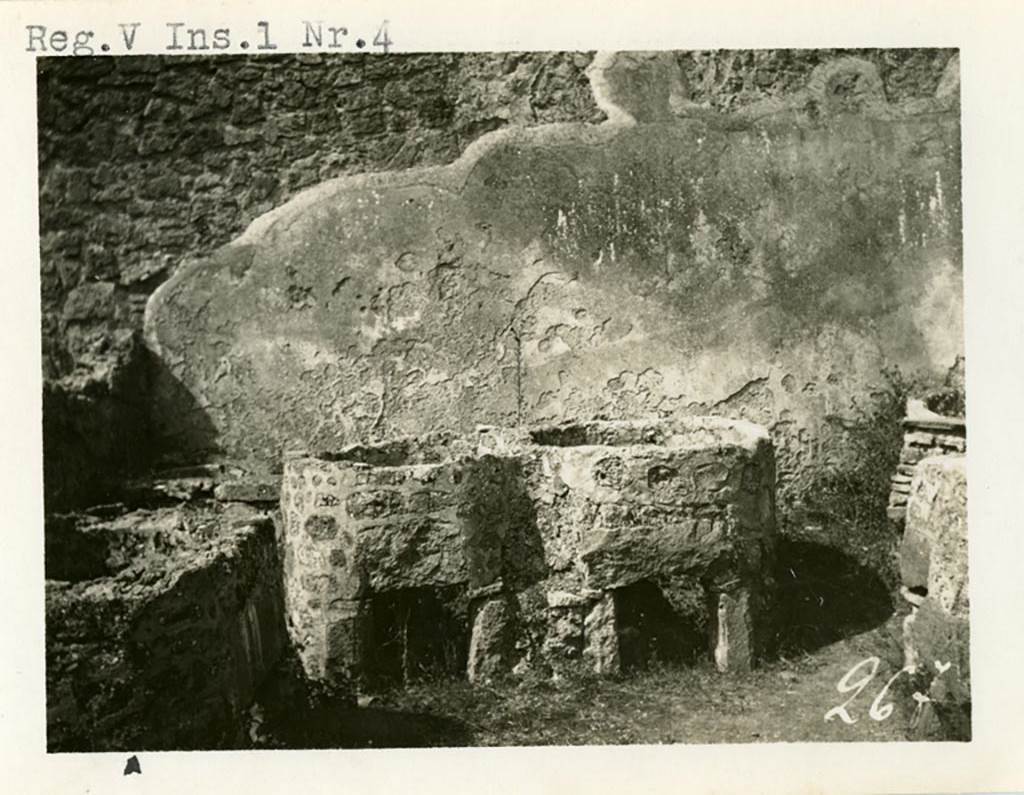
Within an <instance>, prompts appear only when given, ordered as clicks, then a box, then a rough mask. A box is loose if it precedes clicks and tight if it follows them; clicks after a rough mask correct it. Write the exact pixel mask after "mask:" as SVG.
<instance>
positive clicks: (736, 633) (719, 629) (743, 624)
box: [715, 591, 755, 673]
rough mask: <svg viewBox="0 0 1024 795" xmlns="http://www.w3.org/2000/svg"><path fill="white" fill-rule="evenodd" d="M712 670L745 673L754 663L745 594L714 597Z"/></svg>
mask: <svg viewBox="0 0 1024 795" xmlns="http://www.w3.org/2000/svg"><path fill="white" fill-rule="evenodd" d="M716 618H717V624H716V629H715V666H716V667H717V668H718V670H719V671H728V672H730V673H733V672H739V671H749V670H750V669H751V668H752V667H753V663H754V645H755V644H754V626H753V624H754V617H753V616H752V614H751V604H750V594H749V593H747V592H746V591H737V592H735V593H722V594H719V595H718V607H717V616H716Z"/></svg>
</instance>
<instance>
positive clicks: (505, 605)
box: [466, 594, 518, 682]
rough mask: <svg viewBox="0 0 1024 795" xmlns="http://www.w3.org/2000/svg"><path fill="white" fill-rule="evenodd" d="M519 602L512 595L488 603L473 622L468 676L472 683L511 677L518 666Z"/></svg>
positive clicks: (484, 604)
mask: <svg viewBox="0 0 1024 795" xmlns="http://www.w3.org/2000/svg"><path fill="white" fill-rule="evenodd" d="M517 614H518V602H517V601H516V599H515V597H514V596H512V595H511V594H505V595H503V596H501V597H499V598H496V599H488V600H487V601H485V602H483V603H482V604H481V605H479V606H478V607H477V609H476V611H475V616H474V618H473V631H472V635H471V637H470V642H469V662H468V664H467V667H466V673H467V676H468V678H469V681H470V682H486V681H488V680H490V679H494V678H495V677H499V676H502V675H504V674H507V673H509V672H510V671H511V670H512V668H513V667H514V666H515V664H516V663H517V662H518V656H517V653H516V640H517V637H518V626H517V623H518V615H517Z"/></svg>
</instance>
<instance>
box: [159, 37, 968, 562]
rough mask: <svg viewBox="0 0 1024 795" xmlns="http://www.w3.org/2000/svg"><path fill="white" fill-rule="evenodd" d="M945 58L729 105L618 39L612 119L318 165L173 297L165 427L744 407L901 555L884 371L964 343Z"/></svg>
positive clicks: (793, 488)
mask: <svg viewBox="0 0 1024 795" xmlns="http://www.w3.org/2000/svg"><path fill="white" fill-rule="evenodd" d="M935 58H938V56H937V55H936V56H935ZM936 62H937V61H936V60H930V61H928V63H931V64H934V63H936ZM683 63H684V65H685V63H686V61H685V59H684V61H683ZM943 63H944V71H943V72H942V73H941V75H939V74H936V75H935V78H936V79H935V81H934V83H935V85H934V90H933V93H932V95H931V96H927V97H924V96H915V97H913V98H909V97H908V96H907V95H906V94H899V93H898V92H897V93H895V94H893V93H891V92H890V91H889V90H888V89H887V88H886V84H885V80H884V79H883V76H882V74H883V73H882V70H880V69H879V67H878V65H877V63H875V62H873V61H871V60H869V59H866V58H860V57H853V56H847V55H844V56H843V57H837V58H834V59H829V60H824V61H822V62H820V63H819V64H818V65H817V66H815V67H813V68H809V69H806V70H803V69H802V70H798V72H799V74H800V75H802V77H803V78H804V82H803V83H799V88H797V87H796V86H797V85H798V81H796V79H795V78H794V79H793V85H792V86H791V88H790V89H788V90H787V91H785V92H783V93H781V94H773V93H771V92H768V94H765V95H764V96H761V95H758V94H757V91H755V90H754V89H753V88H751V89H750V90H749V91H746V90H745V91H744V92H741V94H742V95H743V96H744V97H746V98H747V99H749V101H747V99H745V100H744V101H743V102H739V100H737V101H736V102H735V103H733V104H736V105H737V108H736V109H735V110H734V111H730V112H728V113H721V112H719V111H717V110H715V109H714V107H713V103H711V105H710V106H709V103H708V101H707V100H706V98H705V99H702V98H701V97H702V95H701V94H700V93H699V92H697V91H696V90H695V89H694V88H693V87H692V86H690V84H689V83H688V82H687V80H688V78H687V74H688V73H687V70H686V68H683V66H681V65H680V59H679V58H678V57H676V56H675V55H671V54H669V55H665V54H661V55H655V56H647V55H619V56H616V57H609V58H604V57H603V58H602V59H600V61H599V62H595V64H594V65H592V67H591V69H590V72H589V75H590V79H591V83H592V88H593V91H594V97H595V101H596V102H597V103H598V104H599V105H600V106H601V108H602V109H603V110H604V111H605V113H606V115H607V116H608V120H607V121H606V122H604V123H602V124H572V125H564V124H563V125H544V126H540V127H537V128H532V129H520V128H509V129H507V130H502V131H496V132H493V133H490V134H488V135H487V136H485V137H484V138H483V139H481V140H480V141H479V142H478V144H477V145H476V146H474V147H472V148H471V149H470V150H469V151H468V152H467V153H466V154H465V155H463V156H462V157H461V158H460V159H459V160H458V161H457V162H456V163H453V164H452V165H451V166H448V167H442V168H430V169H410V170H407V171H395V172H387V173H382V174H367V175H361V176H358V177H353V178H346V179H340V180H336V181H332V182H327V183H324V184H322V185H320V186H318V187H317V188H315V189H313V190H311V191H308V192H306V193H304V194H302V195H301V196H299V197H297V198H296V199H295V200H294V201H292V202H291V203H289V204H287V205H285V206H283V207H281V208H280V209H279V210H276V211H274V212H272V213H269V214H267V215H265V216H263V217H261V218H260V219H258V220H257V221H256V222H255V223H254V224H253V225H252V226H251V227H250V228H249V229H248V230H247V232H246V233H245V234H244V235H243V236H242V237H240V238H238V239H237V240H236V241H234V242H233V243H232V244H231V245H229V246H226V247H224V248H222V249H220V250H219V251H218V252H217V253H215V254H214V255H212V256H211V257H210V258H209V259H207V260H204V261H202V262H200V263H197V264H195V265H193V266H190V267H189V268H186V269H183V270H180V271H178V273H177V274H176V275H175V277H174V278H173V279H172V280H170V281H169V282H167V283H165V284H164V285H163V286H162V287H161V288H160V290H159V291H158V292H157V293H156V294H155V295H154V297H153V299H152V300H151V302H150V306H149V310H148V321H147V340H148V344H149V345H150V347H151V349H152V350H153V351H154V352H156V354H157V356H158V357H159V358H160V360H161V362H163V364H164V365H165V367H166V369H167V372H166V373H165V376H166V377H164V378H162V380H160V381H159V383H158V384H157V386H156V405H157V406H158V411H157V416H158V418H159V423H158V426H157V427H156V428H155V431H156V432H157V436H158V437H159V438H162V439H164V440H165V444H166V445H167V446H168V447H169V448H171V449H175V450H178V451H179V452H181V451H184V450H187V449H191V450H192V451H193V455H195V456H204V455H210V454H211V453H214V454H215V453H216V452H217V451H219V452H220V454H223V455H226V456H228V457H230V458H233V459H236V460H241V461H246V462H250V463H251V465H252V466H253V467H254V468H256V469H259V468H269V469H273V468H274V467H275V466H277V461H279V456H280V451H281V450H282V449H283V448H284V447H286V446H288V445H289V444H291V443H293V442H296V443H300V444H308V445H312V446H313V447H319V448H322V449H336V448H338V447H341V446H344V445H345V444H348V443H352V442H357V441H361V440H367V439H375V438H382V437H386V436H391V435H403V434H409V433H418V432H419V431H420V430H421V429H422V428H424V427H431V428H440V429H449V430H453V431H465V430H467V429H469V428H471V427H472V426H473V425H474V424H475V423H478V422H494V423H498V424H503V425H515V424H517V423H535V422H549V421H558V420H561V419H565V418H576V417H584V418H586V417H594V416H604V417H608V418H627V417H659V416H660V417H672V416H682V415H699V414H721V415H727V416H733V417H740V418H744V419H748V420H751V421H755V422H758V423H759V424H762V425H765V426H767V427H768V428H769V429H770V430H771V432H772V436H773V438H774V440H775V443H776V450H777V458H778V472H779V487H780V505H781V507H782V514H783V518H784V520H785V521H786V523H787V524H789V525H793V526H796V527H797V529H800V526H801V525H802V524H803V523H805V522H806V523H807V524H809V525H813V526H814V527H815V528H816V529H815V531H814V532H815V533H816V534H817V535H818V536H819V538H822V539H824V540H828V541H830V542H831V543H835V544H837V545H838V546H840V547H841V548H846V547H848V548H849V549H850V550H851V551H852V552H853V553H854V554H857V555H859V556H862V557H863V554H864V553H863V552H862V550H864V549H868V548H871V549H875V548H876V547H879V548H881V547H885V548H884V550H883V551H882V552H880V553H879V554H878V555H877V556H876V557H877V561H872V563H877V564H878V565H879V566H883V567H884V566H889V565H890V564H889V563H888V562H887V561H888V560H890V559H891V536H889V535H888V531H887V528H886V520H885V502H886V499H887V496H888V484H887V483H886V480H885V479H886V477H887V475H886V474H885V473H886V472H888V471H891V467H892V464H893V463H894V462H893V461H892V460H891V457H893V456H895V455H896V454H897V453H898V445H899V436H898V430H897V428H896V426H893V430H894V431H895V433H894V434H893V435H892V438H888V437H886V438H884V439H883V438H878V428H879V427H880V426H882V423H880V422H879V421H878V419H877V416H876V415H877V412H878V411H883V410H888V409H889V407H890V405H891V404H892V403H893V402H894V401H893V396H892V395H891V394H889V393H888V392H887V390H888V388H889V386H888V384H889V381H888V377H889V376H888V373H889V372H890V371H891V369H892V368H897V369H898V370H899V371H901V372H904V373H908V374H911V376H912V377H913V378H914V379H919V380H923V381H926V382H927V381H930V382H938V381H941V379H942V377H943V376H944V375H945V373H946V371H947V370H948V368H949V366H950V365H951V364H952V363H953V362H954V361H955V360H956V359H957V357H958V356H959V355H960V354H961V352H962V332H961V328H962V321H961V286H960V281H961V275H960V273H961V246H960V200H959V171H960V160H959V111H958V108H959V105H958V97H957V65H956V61H955V59H953V60H950V59H948V58H947V59H946V60H945V61H943ZM724 68H725V67H724V66H723V69H724ZM727 82H728V81H727ZM182 386H184V387H185V388H184V390H182V389H181V387H182ZM183 394H184V395H186V396H187V398H186V400H185V401H183V400H182V396H183ZM896 403H897V405H900V406H901V407H902V400H901V399H900V400H897V401H896ZM878 407H881V408H878ZM884 427H885V429H886V433H888V432H889V426H887V425H886V426H884ZM863 440H867V442H866V443H865V442H863ZM869 444H870V445H875V448H874V449H871V450H867V451H865V447H867V446H868V445H869ZM865 452H867V453H868V455H870V456H875V457H876V458H878V459H881V460H879V461H878V462H877V463H872V465H871V466H870V467H869V468H870V470H871V471H872V472H874V473H876V477H874V479H872V478H870V477H864V478H862V479H861V480H858V479H857V478H851V477H848V476H847V473H848V472H850V471H851V470H853V471H855V472H858V473H859V472H860V469H858V468H860V467H862V465H863V463H864V462H865V461H866V460H869V459H868V458H866V456H865ZM879 473H881V474H879ZM861 474H862V473H861ZM826 476H827V477H829V478H831V479H832V481H833V482H836V483H838V484H839V485H840V486H841V487H842V488H841V489H836V490H834V491H829V490H828V489H826V488H823V487H822V484H823V481H824V479H825V477H826ZM858 477H860V474H858ZM876 481H877V482H876ZM865 491H867V492H869V493H867V494H866V495H865ZM822 495H826V496H827V497H828V498H829V499H831V500H832V502H831V503H828V502H826V503H824V504H822V502H821V496H822ZM858 500H861V502H860V503H857V501H858ZM851 501H852V502H854V503H857V504H856V505H855V507H856V508H857V510H858V511H859V513H860V515H859V516H856V517H855V518H853V519H851V520H850V521H848V522H847V521H845V519H842V518H840V517H842V516H843V514H844V511H845V508H846V507H847V504H848V503H850V502H851ZM865 508H866V510H865ZM846 513H851V514H852V513H854V512H846ZM808 517H810V518H808ZM879 561H880V562H879Z"/></svg>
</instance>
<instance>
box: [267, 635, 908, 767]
mask: <svg viewBox="0 0 1024 795" xmlns="http://www.w3.org/2000/svg"><path fill="white" fill-rule="evenodd" d="M891 624H892V622H889V624H888V625H881V626H879V627H877V628H875V629H873V630H870V631H867V632H863V633H860V634H857V635H853V636H850V637H848V638H845V639H843V640H840V641H837V642H835V643H833V644H831V645H828V646H825V647H822V648H820V649H818V650H816V651H814V652H811V653H805V654H802V655H801V656H800V657H799V658H795V659H787V658H784V657H782V658H779V659H777V660H774V661H772V662H770V663H767V664H765V665H764V666H762V667H761V668H760V669H758V670H757V671H754V672H752V673H750V674H746V675H741V676H735V675H731V676H725V675H722V674H719V673H717V672H716V671H714V670H713V669H712V668H711V666H710V665H702V666H698V667H696V668H688V669H678V668H676V669H655V670H648V671H645V672H641V673H638V674H634V675H633V676H631V677H628V678H627V677H622V678H599V677H596V676H595V677H585V678H574V679H571V680H570V679H562V680H560V681H554V682H552V681H551V680H547V679H545V680H541V679H536V680H530V679H522V680H514V681H509V682H506V683H502V684H498V685H493V686H481V685H476V686H470V685H469V684H467V683H466V682H464V681H451V682H437V681H433V682H430V683H424V684H422V685H413V686H410V687H407V688H405V689H403V690H395V691H392V692H388V693H382V694H379V695H376V696H373V697H372V698H364V699H363V704H364V706H362V707H361V708H359V709H351V708H350V709H344V710H337V709H334V710H330V711H329V713H326V714H323V715H322V716H321V718H322V720H319V721H316V724H317V725H316V727H315V729H314V727H313V726H311V725H309V724H308V723H307V724H306V728H307V729H310V730H311V731H310V732H309V733H308V734H306V736H305V737H304V738H298V737H292V738H281V739H282V740H283V741H284V742H285V743H286V744H287V745H290V746H291V747H295V746H296V745H305V746H306V747H309V746H312V745H319V746H321V747H349V748H352V747H356V748H358V747H362V748H367V747H417V746H419V747H422V746H487V745H491V746H495V745H502V746H507V745H550V744H557V745H584V744H599V745H611V744H627V743H628V744H657V743H753V742H810V741H816V742H845V741H855V742H865V741H868V742H881V741H898V740H904V739H906V735H905V727H906V720H907V716H908V715H909V714H910V713H909V711H907V710H906V709H903V707H904V706H905V705H903V704H900V703H898V702H899V701H900V699H908V696H907V694H906V693H901V692H900V690H899V687H898V686H896V687H893V688H891V689H889V690H888V691H887V692H886V693H883V695H882V697H881V698H880V699H878V700H877V703H876V704H875V707H876V712H875V716H876V718H877V717H882V716H885V715H886V714H887V713H889V714H888V716H887V717H883V718H882V719H875V718H872V717H871V714H870V711H871V708H872V702H874V701H875V700H876V697H878V695H879V693H880V692H881V691H882V690H883V688H884V687H885V685H886V683H887V682H888V681H889V680H890V678H891V677H892V675H893V674H895V673H896V670H897V669H896V667H895V666H894V665H893V664H892V663H891V662H888V661H889V660H891V659H892V648H891V644H892V626H891ZM870 657H876V658H878V659H879V663H878V667H877V670H874V674H873V675H871V673H872V669H873V668H874V666H873V664H871V663H865V664H863V665H862V666H861V667H860V668H858V669H857V670H856V671H855V672H854V673H853V674H852V675H851V676H849V677H848V682H851V683H853V684H854V685H856V684H858V683H860V682H861V681H862V680H867V682H866V684H865V685H864V687H863V689H862V690H861V692H859V693H855V692H854V691H855V690H856V687H855V686H854V687H851V688H850V689H848V690H847V691H846V692H845V693H840V692H839V691H838V689H837V685H838V684H839V683H840V680H842V679H843V677H844V675H846V674H847V672H848V671H850V669H852V668H854V666H856V665H857V664H858V663H861V662H862V661H864V660H867V659H868V658H870ZM897 678H899V677H897ZM851 697H852V699H851ZM848 700H849V702H848V703H847V704H846V709H847V711H848V714H849V717H850V719H851V720H853V721H855V722H854V723H852V724H850V723H846V722H844V721H843V720H842V719H841V718H839V717H835V718H833V719H832V720H830V721H826V720H825V715H826V713H828V712H829V711H830V710H832V709H833V708H834V707H837V706H839V705H842V704H843V703H844V702H847V701H848ZM887 704H893V705H894V708H892V709H889V708H887V707H886V705H887Z"/></svg>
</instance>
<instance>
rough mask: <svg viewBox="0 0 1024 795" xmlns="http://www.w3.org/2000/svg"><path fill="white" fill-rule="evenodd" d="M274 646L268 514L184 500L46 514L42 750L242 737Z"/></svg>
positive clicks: (274, 567)
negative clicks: (118, 510)
mask: <svg viewBox="0 0 1024 795" xmlns="http://www.w3.org/2000/svg"><path fill="white" fill-rule="evenodd" d="M285 643H286V633H285V628H284V623H283V621H282V608H281V589H280V566H279V562H278V553H277V545H276V542H275V533H274V526H273V522H272V521H271V520H270V519H269V518H267V517H266V516H263V515H261V514H259V513H258V512H256V511H254V510H251V509H246V508H245V507H243V506H240V505H235V506H230V507H222V506H216V505H209V504H207V505H196V504H183V505H179V506H175V507H167V508H159V509H155V510H148V511H134V512H128V513H124V514H122V515H119V516H116V517H114V518H107V519H105V518H102V517H100V516H95V515H94V516H87V515H79V516H77V517H64V518H60V517H57V518H54V519H52V520H51V521H50V523H49V526H48V528H47V583H46V686H47V727H48V736H47V746H48V749H49V750H50V751H123V750H129V749H131V750H143V749H145V750H171V749H180V750H186V749H200V748H202V749H212V748H232V747H240V746H241V745H242V744H243V742H244V732H245V728H246V711H247V710H248V708H249V705H250V704H251V703H252V700H253V697H254V693H255V689H256V687H257V686H258V685H259V683H260V681H261V679H262V678H263V677H264V675H265V674H266V673H267V671H268V670H269V669H270V667H271V666H272V665H273V664H274V663H275V662H276V661H277V659H278V657H279V656H280V654H281V652H282V650H283V648H284V645H285Z"/></svg>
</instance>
